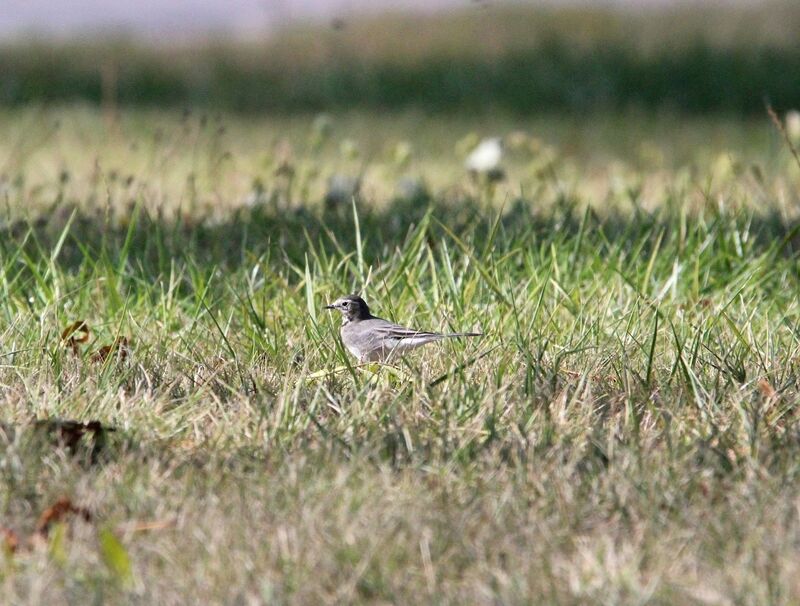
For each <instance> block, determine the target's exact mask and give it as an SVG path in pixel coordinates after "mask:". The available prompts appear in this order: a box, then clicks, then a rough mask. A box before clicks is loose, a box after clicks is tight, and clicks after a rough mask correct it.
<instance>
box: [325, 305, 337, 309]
mask: <svg viewBox="0 0 800 606" xmlns="http://www.w3.org/2000/svg"><path fill="white" fill-rule="evenodd" d="M325 309H336V306H335V305H332V304H331V305H326V306H325Z"/></svg>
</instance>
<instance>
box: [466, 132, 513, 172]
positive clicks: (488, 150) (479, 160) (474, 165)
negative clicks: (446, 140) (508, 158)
mask: <svg viewBox="0 0 800 606" xmlns="http://www.w3.org/2000/svg"><path fill="white" fill-rule="evenodd" d="M502 160H503V140H502V139H501V138H500V137H488V138H486V139H484V140H482V141H481V142H480V143H478V145H477V147H475V149H473V150H472V151H471V152H470V154H469V155H468V156H467V159H466V160H465V161H464V167H465V168H466V169H467V172H469V173H470V174H471V175H473V176H474V177H478V176H480V175H485V176H486V177H487V178H488V179H489V180H490V181H498V180H500V179H502V178H503V175H504V172H503V168H502V167H501V166H500V163H501V162H502Z"/></svg>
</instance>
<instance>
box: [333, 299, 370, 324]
mask: <svg viewBox="0 0 800 606" xmlns="http://www.w3.org/2000/svg"><path fill="white" fill-rule="evenodd" d="M325 309H335V310H337V311H338V312H340V313H341V314H342V315H343V316H344V317H345V319H346V320H347V321H348V322H349V321H351V320H368V319H369V318H371V317H372V314H371V313H369V306H368V305H367V303H366V301H364V299H362V298H361V297H359V296H358V295H347V296H345V297H340V298H338V299H336V300H335V301H334V302H333V303H331V304H330V305H326V306H325Z"/></svg>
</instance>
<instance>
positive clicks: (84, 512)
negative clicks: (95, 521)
mask: <svg viewBox="0 0 800 606" xmlns="http://www.w3.org/2000/svg"><path fill="white" fill-rule="evenodd" d="M72 515H76V516H80V517H81V518H83V520H84V521H86V522H91V521H92V517H93V516H92V512H91V511H89V510H88V509H86V508H85V507H78V506H76V505H74V504H73V503H72V499H70V498H69V497H67V496H62V497H59V498H58V499H57V500H56V501H55V503H53V504H52V505H51V506H50V507H48V508H47V509H45V510H44V511H43V512H42V515H40V516H39V521H38V522H36V534H37V535H39V536H40V537H45V538H46V537H47V534H48V533H49V532H50V527H51V526H52V525H53V524H57V523H58V522H62V521H64V520H66V519H67V518H68V517H69V516H72Z"/></svg>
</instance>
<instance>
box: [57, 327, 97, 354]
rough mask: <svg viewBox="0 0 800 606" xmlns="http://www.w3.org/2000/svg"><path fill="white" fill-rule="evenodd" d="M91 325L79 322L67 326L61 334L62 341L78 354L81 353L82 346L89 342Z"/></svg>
mask: <svg viewBox="0 0 800 606" xmlns="http://www.w3.org/2000/svg"><path fill="white" fill-rule="evenodd" d="M89 333H90V330H89V325H88V324H87V323H86V322H85V321H84V320H77V321H75V322H73V323H72V324H70V325H69V326H67V327H66V328H65V329H64V331H63V332H62V333H61V341H62V342H63V343H64V345H66V346H67V347H69V348H70V349H71V350H72V353H74V354H77V353H78V352H79V351H80V344H81V343H86V342H87V341H88V340H89Z"/></svg>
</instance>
